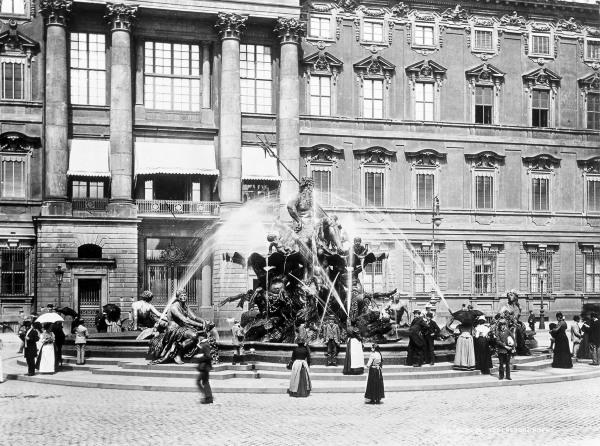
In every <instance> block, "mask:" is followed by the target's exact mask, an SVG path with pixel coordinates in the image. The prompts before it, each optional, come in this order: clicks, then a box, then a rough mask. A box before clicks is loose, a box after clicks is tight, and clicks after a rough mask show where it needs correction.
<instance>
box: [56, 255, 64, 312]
mask: <svg viewBox="0 0 600 446" xmlns="http://www.w3.org/2000/svg"><path fill="white" fill-rule="evenodd" d="M64 274H65V271H64V270H63V269H62V266H60V265H58V266H57V267H56V269H55V270H54V275H55V276H56V286H57V287H58V306H59V307H61V302H60V289H61V287H62V281H63V275H64Z"/></svg>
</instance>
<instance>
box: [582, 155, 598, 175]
mask: <svg viewBox="0 0 600 446" xmlns="http://www.w3.org/2000/svg"><path fill="white" fill-rule="evenodd" d="M577 164H578V165H579V167H580V168H581V169H583V172H584V173H586V174H594V175H600V156H595V157H593V158H590V159H587V160H580V161H577Z"/></svg>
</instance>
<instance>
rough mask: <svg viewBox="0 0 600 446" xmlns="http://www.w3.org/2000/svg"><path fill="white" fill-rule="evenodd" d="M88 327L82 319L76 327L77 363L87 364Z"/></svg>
mask: <svg viewBox="0 0 600 446" xmlns="http://www.w3.org/2000/svg"><path fill="white" fill-rule="evenodd" d="M87 338H88V329H87V328H86V327H85V321H84V320H83V319H80V320H79V321H78V325H77V327H75V350H77V365H83V364H85V344H86V343H87Z"/></svg>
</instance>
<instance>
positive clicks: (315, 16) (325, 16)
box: [306, 13, 335, 42]
mask: <svg viewBox="0 0 600 446" xmlns="http://www.w3.org/2000/svg"><path fill="white" fill-rule="evenodd" d="M312 19H318V20H319V21H322V20H327V22H328V23H329V36H328V37H325V36H323V35H321V34H320V32H321V31H322V30H323V26H322V25H321V26H319V34H318V35H313V34H312V31H313V26H312ZM333 19H334V17H333V15H328V14H315V13H311V14H310V15H309V16H308V18H307V28H308V29H307V33H306V39H307V40H315V41H324V42H331V41H334V40H335V29H334V26H333V23H334V20H333Z"/></svg>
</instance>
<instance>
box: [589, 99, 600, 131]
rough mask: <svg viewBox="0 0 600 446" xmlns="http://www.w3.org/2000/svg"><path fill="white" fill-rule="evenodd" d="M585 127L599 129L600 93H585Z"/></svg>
mask: <svg viewBox="0 0 600 446" xmlns="http://www.w3.org/2000/svg"><path fill="white" fill-rule="evenodd" d="M587 128H588V129H592V130H600V93H588V94H587Z"/></svg>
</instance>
